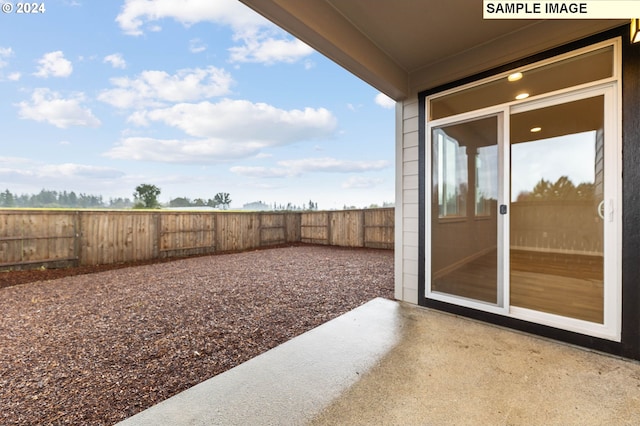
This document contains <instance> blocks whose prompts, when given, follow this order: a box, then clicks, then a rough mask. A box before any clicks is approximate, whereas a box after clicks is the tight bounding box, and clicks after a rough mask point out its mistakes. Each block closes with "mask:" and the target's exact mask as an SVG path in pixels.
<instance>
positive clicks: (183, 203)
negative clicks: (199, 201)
mask: <svg viewBox="0 0 640 426" xmlns="http://www.w3.org/2000/svg"><path fill="white" fill-rule="evenodd" d="M169 207H191V200H189V199H188V198H186V197H178V198H174V199H173V200H171V201H169Z"/></svg>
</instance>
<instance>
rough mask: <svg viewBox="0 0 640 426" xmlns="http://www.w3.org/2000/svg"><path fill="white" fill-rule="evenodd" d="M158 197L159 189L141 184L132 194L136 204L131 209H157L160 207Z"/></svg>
mask: <svg viewBox="0 0 640 426" xmlns="http://www.w3.org/2000/svg"><path fill="white" fill-rule="evenodd" d="M158 195H160V188H158V187H157V186H155V185H151V184H148V183H143V184H141V185H138V186H136V192H134V193H133V198H134V199H135V200H136V204H135V205H134V207H133V208H138V209H155V208H158V207H159V206H160V203H158Z"/></svg>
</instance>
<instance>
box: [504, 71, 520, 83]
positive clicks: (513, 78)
mask: <svg viewBox="0 0 640 426" xmlns="http://www.w3.org/2000/svg"><path fill="white" fill-rule="evenodd" d="M521 78H522V73H521V72H514V73H513V74H509V76H508V77H507V80H509V81H518V80H520V79H521Z"/></svg>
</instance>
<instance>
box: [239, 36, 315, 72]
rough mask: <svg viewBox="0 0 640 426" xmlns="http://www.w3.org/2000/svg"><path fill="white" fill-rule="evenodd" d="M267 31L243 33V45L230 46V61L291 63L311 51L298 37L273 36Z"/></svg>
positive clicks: (241, 37)
mask: <svg viewBox="0 0 640 426" xmlns="http://www.w3.org/2000/svg"><path fill="white" fill-rule="evenodd" d="M268 34H269V33H268V32H251V33H245V34H243V35H241V36H239V37H237V38H240V39H241V40H242V41H243V42H244V45H242V46H236V47H231V48H230V49H229V52H230V54H231V56H230V61H231V62H253V63H264V64H269V65H270V64H274V63H276V62H287V63H293V62H296V61H298V60H300V59H302V58H304V57H306V56H309V55H310V54H312V53H313V49H312V48H311V47H309V46H308V45H306V44H305V43H303V42H301V41H300V40H298V39H285V38H273V37H270V36H269V35H268Z"/></svg>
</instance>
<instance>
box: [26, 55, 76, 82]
mask: <svg viewBox="0 0 640 426" xmlns="http://www.w3.org/2000/svg"><path fill="white" fill-rule="evenodd" d="M38 64H40V66H39V67H38V71H37V72H35V73H34V74H33V75H35V76H37V77H42V78H48V77H50V76H53V77H69V76H70V75H71V73H72V72H73V66H72V65H71V62H70V61H68V60H66V59H65V57H64V53H62V51H61V50H57V51H55V52H49V53H45V54H44V56H42V58H41V59H40V60H39V61H38Z"/></svg>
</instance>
